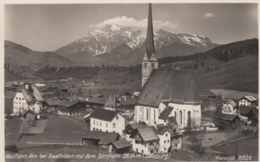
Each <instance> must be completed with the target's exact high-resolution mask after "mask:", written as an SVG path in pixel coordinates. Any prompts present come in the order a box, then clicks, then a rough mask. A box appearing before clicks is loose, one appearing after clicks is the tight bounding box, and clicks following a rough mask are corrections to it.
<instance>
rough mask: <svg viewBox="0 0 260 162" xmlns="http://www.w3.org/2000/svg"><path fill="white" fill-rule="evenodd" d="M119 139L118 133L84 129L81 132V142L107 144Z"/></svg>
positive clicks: (84, 143)
mask: <svg viewBox="0 0 260 162" xmlns="http://www.w3.org/2000/svg"><path fill="white" fill-rule="evenodd" d="M118 140H119V134H118V133H110V132H98V131H89V130H85V131H84V132H83V133H82V144H83V145H86V144H94V145H109V144H111V143H112V142H115V141H118Z"/></svg>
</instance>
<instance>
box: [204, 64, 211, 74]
mask: <svg viewBox="0 0 260 162" xmlns="http://www.w3.org/2000/svg"><path fill="white" fill-rule="evenodd" d="M205 72H206V73H209V72H210V68H209V66H208V65H207V66H206V68H205Z"/></svg>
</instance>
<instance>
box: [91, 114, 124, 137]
mask: <svg viewBox="0 0 260 162" xmlns="http://www.w3.org/2000/svg"><path fill="white" fill-rule="evenodd" d="M90 130H91V131H102V132H115V133H118V134H120V135H122V134H123V131H124V130H125V118H124V117H123V116H122V115H121V114H120V113H119V112H117V111H110V110H106V109H96V110H95V111H94V112H93V113H92V114H91V115H90Z"/></svg>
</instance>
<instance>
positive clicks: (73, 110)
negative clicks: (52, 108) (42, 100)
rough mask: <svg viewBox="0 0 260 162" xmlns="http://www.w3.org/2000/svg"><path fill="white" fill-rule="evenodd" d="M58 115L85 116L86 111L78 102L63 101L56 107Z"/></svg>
mask: <svg viewBox="0 0 260 162" xmlns="http://www.w3.org/2000/svg"><path fill="white" fill-rule="evenodd" d="M57 108H58V109H59V111H58V114H59V115H67V116H70V115H82V114H86V109H85V106H84V104H83V103H81V102H80V101H63V102H61V103H59V104H58V105H57Z"/></svg>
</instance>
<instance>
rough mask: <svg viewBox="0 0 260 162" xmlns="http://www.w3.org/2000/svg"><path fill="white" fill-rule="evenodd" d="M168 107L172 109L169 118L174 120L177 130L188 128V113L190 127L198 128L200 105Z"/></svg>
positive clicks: (172, 105) (173, 105)
mask: <svg viewBox="0 0 260 162" xmlns="http://www.w3.org/2000/svg"><path fill="white" fill-rule="evenodd" d="M169 106H171V107H173V108H174V109H173V111H172V112H171V114H170V115H169V116H174V117H175V118H176V121H177V123H178V125H179V128H186V127H188V112H190V117H191V127H195V126H200V124H201V105H193V104H177V103H169ZM175 115H176V116H175Z"/></svg>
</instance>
